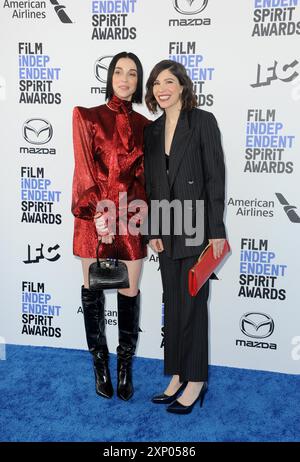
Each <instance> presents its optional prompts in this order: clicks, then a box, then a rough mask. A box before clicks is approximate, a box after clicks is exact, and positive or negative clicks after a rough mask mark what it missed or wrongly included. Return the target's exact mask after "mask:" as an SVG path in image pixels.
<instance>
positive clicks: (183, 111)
mask: <svg viewBox="0 0 300 462" xmlns="http://www.w3.org/2000/svg"><path fill="white" fill-rule="evenodd" d="M146 104H147V107H148V109H149V110H150V111H151V112H153V113H156V112H157V108H158V106H159V107H160V109H162V110H163V114H162V116H161V117H159V118H158V119H156V120H155V122H154V123H153V124H151V125H150V126H148V127H147V128H146V129H145V179H146V190H147V196H148V201H149V210H150V209H151V203H152V209H153V204H154V202H152V201H162V200H166V201H168V203H170V202H171V201H173V200H177V203H178V201H179V203H180V204H181V205H182V207H183V208H184V207H185V205H186V204H189V207H188V209H190V210H189V212H190V215H189V216H190V217H191V223H192V224H193V227H195V223H196V229H198V228H199V226H200V227H202V230H203V236H202V237H203V239H201V241H200V242H197V241H199V239H196V238H197V232H196V234H194V235H193V239H190V240H189V238H191V235H190V233H188V232H187V231H186V229H187V228H188V226H186V225H185V224H184V230H183V231H181V232H178V228H177V231H175V229H176V226H177V225H178V222H177V221H178V220H177V218H175V216H174V213H173V215H169V221H170V223H169V224H170V232H168V230H167V231H165V230H164V229H163V226H162V217H164V218H165V217H166V216H168V214H166V213H164V212H163V213H162V214H161V215H160V217H161V218H158V220H157V221H158V223H156V225H157V226H158V227H157V230H156V231H153V228H154V227H155V226H154V223H153V214H152V213H149V222H148V225H149V227H150V228H148V240H149V245H150V247H151V248H152V249H153V250H154V251H155V252H158V254H159V261H160V268H161V276H162V284H163V291H164V301H165V313H164V319H165V362H164V364H165V374H169V375H172V379H171V381H170V383H169V385H168V387H167V389H166V390H165V391H164V393H163V394H160V395H156V396H154V397H153V398H152V402H154V403H164V404H169V406H168V407H167V410H168V411H169V412H173V413H178V414H186V413H189V412H191V410H192V409H193V406H194V404H195V403H196V402H197V401H200V404H201V405H202V402H203V398H204V395H205V393H206V391H207V374H208V336H207V330H208V321H207V299H208V295H209V281H208V282H207V283H206V284H205V285H204V286H203V287H202V288H201V290H200V291H199V292H198V294H197V296H196V297H191V296H190V295H189V293H188V271H189V269H190V268H191V267H192V266H193V265H194V264H195V263H196V261H197V259H198V257H199V255H200V253H201V251H202V250H203V248H204V247H205V246H206V244H207V242H208V241H210V242H211V244H212V246H213V252H214V257H215V258H217V257H218V256H220V254H221V253H222V250H223V246H224V240H225V237H226V233H225V227H224V223H223V212H224V189H225V186H224V185H225V168H224V159H223V150H222V146H221V140H220V132H219V129H218V126H217V122H216V119H215V117H214V116H213V114H212V113H210V112H207V111H204V110H201V109H197V108H196V105H197V100H196V97H195V94H194V92H193V84H192V81H191V80H190V78H189V77H188V75H187V72H186V69H185V68H184V66H182V65H181V64H179V63H177V62H174V61H170V60H164V61H161V62H159V63H158V64H157V65H156V66H155V67H154V68H153V70H152V71H151V73H150V76H149V79H148V81H147V94H146ZM186 201H187V202H186ZM199 201H203V202H202V204H204V207H203V208H202V209H200V208H198V204H199V203H200V202H199ZM156 203H157V202H156ZM201 210H202V213H201ZM150 217H151V218H152V222H151V220H150ZM185 218H186V217H185ZM179 221H180V222H181V224H182V218H180V219H179ZM189 228H191V227H189ZM181 392H183V393H182V394H181V396H179V395H180V393H181ZM177 397H178V399H176V398H177Z"/></svg>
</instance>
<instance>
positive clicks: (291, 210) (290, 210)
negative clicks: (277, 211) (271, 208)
mask: <svg viewBox="0 0 300 462" xmlns="http://www.w3.org/2000/svg"><path fill="white" fill-rule="evenodd" d="M275 195H276V197H277V199H278V200H279V202H280V204H281V205H282V206H283V210H284V211H285V213H286V214H287V216H288V218H289V220H290V221H291V222H292V223H300V217H299V215H298V214H297V212H296V210H297V207H296V206H295V205H291V204H289V203H288V201H287V200H286V198H285V197H284V196H283V195H282V194H281V193H275Z"/></svg>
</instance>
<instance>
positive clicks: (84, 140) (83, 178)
mask: <svg viewBox="0 0 300 462" xmlns="http://www.w3.org/2000/svg"><path fill="white" fill-rule="evenodd" d="M92 144H93V138H92V133H91V132H90V129H89V127H88V124H87V122H86V121H85V120H84V118H83V116H82V113H81V110H80V108H78V107H75V108H74V111H73V146H74V158H75V167H74V176H73V189H72V213H73V215H75V217H77V218H82V219H83V220H92V219H93V218H94V215H95V214H96V207H97V203H98V202H99V200H101V194H100V190H99V186H98V185H97V181H96V178H97V176H96V164H95V161H94V157H93V151H92Z"/></svg>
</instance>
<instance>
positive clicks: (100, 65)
mask: <svg viewBox="0 0 300 462" xmlns="http://www.w3.org/2000/svg"><path fill="white" fill-rule="evenodd" d="M112 58H113V56H112V55H106V56H102V57H101V58H99V59H97V61H96V62H95V66H94V71H95V77H96V79H97V80H99V81H100V82H101V83H106V80H107V71H108V67H109V65H110V62H111V60H112Z"/></svg>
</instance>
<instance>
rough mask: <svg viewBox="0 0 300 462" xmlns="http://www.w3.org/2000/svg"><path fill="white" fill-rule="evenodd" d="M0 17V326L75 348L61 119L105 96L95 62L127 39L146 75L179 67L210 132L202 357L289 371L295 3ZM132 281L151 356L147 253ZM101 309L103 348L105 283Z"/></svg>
mask: <svg viewBox="0 0 300 462" xmlns="http://www.w3.org/2000/svg"><path fill="white" fill-rule="evenodd" d="M0 21H1V24H0V47H1V48H0V49H1V62H0V105H1V160H2V181H1V199H2V200H1V228H2V239H1V255H2V258H3V266H2V268H3V275H2V278H1V279H2V281H1V285H2V297H1V298H2V303H1V313H0V322H1V325H0V337H3V339H4V341H5V342H6V343H14V344H23V345H44V346H52V347H66V348H86V343H85V337H84V327H83V316H82V310H81V307H80V287H81V284H82V274H81V264H80V261H79V259H77V258H75V257H73V255H72V232H73V217H72V215H71V213H70V203H71V182H72V173H73V149H72V131H71V115H72V109H73V107H74V106H77V105H80V106H96V105H98V104H102V103H103V102H104V94H103V92H104V89H105V79H106V69H107V65H108V64H109V61H110V59H111V56H112V55H114V54H115V53H118V52H120V51H124V50H126V51H132V52H134V53H136V54H137V55H138V56H139V57H140V59H141V61H142V63H143V67H144V73H145V80H146V78H147V76H148V75H149V71H150V70H151V69H152V67H153V65H154V64H156V63H157V62H158V61H160V60H161V59H165V58H169V57H170V58H171V59H176V60H180V61H181V62H182V63H183V64H185V65H186V67H187V68H188V69H189V72H190V75H191V78H192V79H193V81H194V85H195V90H196V93H197V95H198V98H199V102H200V105H201V107H202V108H203V109H206V110H209V111H212V112H213V113H214V114H215V116H216V118H217V120H218V123H219V126H220V129H221V132H222V136H223V145H224V151H225V156H226V168H227V211H226V217H225V219H226V226H227V230H228V235H229V239H230V243H231V247H232V254H231V256H230V258H229V259H228V260H227V262H226V264H225V265H224V266H223V267H222V268H220V270H219V271H218V277H219V279H220V280H219V281H213V282H211V296H210V303H209V313H210V363H211V364H216V365H225V366H235V367H242V368H249V369H262V370H272V371H280V372H287V373H297V374H299V373H300V310H299V300H298V296H297V292H296V291H297V285H298V275H299V270H300V267H299V246H298V245H297V243H298V236H299V226H300V225H299V222H300V199H299V180H300V176H299V158H298V154H299V147H300V146H299V138H300V137H299V107H300V79H299V74H300V55H299V31H300V22H299V21H300V6H299V2H298V1H297V0H293V1H289V0H266V1H265V0H231V1H230V2H225V1H224V0H223V1H222V0H204V1H203V0H201V1H200V0H194V1H191V0H164V1H162V0H152V1H149V0H124V1H121V0H114V1H113V0H103V1H92V0H72V1H71V0H65V1H64V2H63V3H62V4H60V3H59V2H58V1H56V0H53V1H52V0H49V1H44V2H38V1H30V2H28V1H27V2H10V1H3V0H2V1H1V10H0ZM136 110H138V111H140V112H142V113H143V114H145V115H146V116H148V117H149V118H151V116H150V114H149V113H148V111H147V109H146V107H145V106H142V107H136ZM175 283H176V281H174V284H175ZM141 292H142V316H141V324H140V327H141V331H142V332H141V335H140V342H139V348H138V352H137V354H138V355H139V356H145V357H151V358H162V357H163V332H162V290H161V282H160V273H159V267H158V263H157V260H156V256H155V255H153V254H151V253H149V258H148V259H147V260H145V264H144V268H143V275H142V280H141ZM106 310H107V313H106V314H107V317H106V321H107V335H108V340H109V346H110V349H111V351H115V348H116V345H117V315H116V294H115V293H110V294H108V293H107V306H106Z"/></svg>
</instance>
